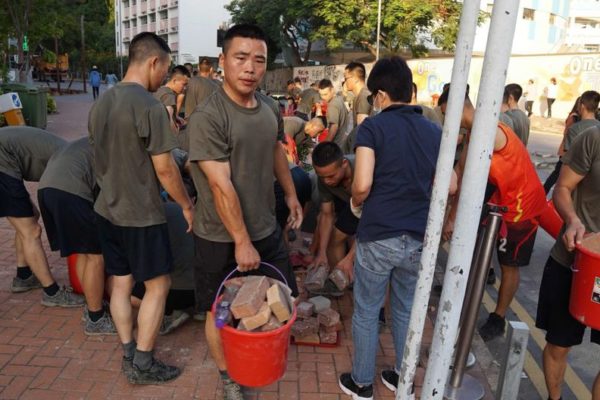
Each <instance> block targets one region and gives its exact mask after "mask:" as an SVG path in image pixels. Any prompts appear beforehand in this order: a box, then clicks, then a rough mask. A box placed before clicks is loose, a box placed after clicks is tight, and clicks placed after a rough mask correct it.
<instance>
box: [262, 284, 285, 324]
mask: <svg viewBox="0 0 600 400" xmlns="http://www.w3.org/2000/svg"><path fill="white" fill-rule="evenodd" d="M267 302H268V304H269V307H270V308H271V311H272V312H273V314H275V316H276V317H277V319H278V320H279V322H282V323H283V322H285V321H287V320H288V319H290V317H291V308H290V304H289V294H286V293H284V292H283V289H282V287H281V286H280V285H279V284H277V283H276V284H274V285H273V286H271V287H270V288H269V290H267Z"/></svg>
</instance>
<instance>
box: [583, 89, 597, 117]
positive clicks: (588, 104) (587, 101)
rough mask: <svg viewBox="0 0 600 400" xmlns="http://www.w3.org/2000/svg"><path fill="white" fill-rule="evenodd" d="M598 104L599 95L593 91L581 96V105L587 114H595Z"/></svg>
mask: <svg viewBox="0 0 600 400" xmlns="http://www.w3.org/2000/svg"><path fill="white" fill-rule="evenodd" d="M599 103H600V94H599V93H598V92H596V91H595V90H588V91H587V92H583V93H582V94H581V105H582V106H583V107H584V108H585V109H586V110H588V111H589V112H596V110H598V104H599Z"/></svg>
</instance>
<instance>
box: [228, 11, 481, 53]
mask: <svg viewBox="0 0 600 400" xmlns="http://www.w3.org/2000/svg"><path fill="white" fill-rule="evenodd" d="M377 5H378V0H279V1H274V0H233V1H232V2H231V3H230V5H229V6H227V7H226V8H227V9H228V10H229V11H230V12H231V14H232V16H233V21H234V22H235V23H241V22H248V23H255V24H257V25H259V26H260V27H262V28H263V29H264V30H265V31H266V32H267V34H268V36H269V39H270V42H269V48H270V51H271V53H272V55H273V56H274V54H273V53H279V52H280V51H281V50H282V48H283V47H289V48H291V49H292V51H293V53H294V55H295V59H296V63H298V64H301V63H304V62H306V61H307V60H308V58H309V56H310V46H311V44H312V43H313V42H314V41H316V40H324V41H325V43H326V45H327V48H328V49H329V50H336V49H339V48H341V47H342V46H343V45H344V44H346V43H348V42H350V43H352V44H354V45H357V46H360V47H363V48H365V49H367V50H368V51H370V52H371V53H373V54H375V52H376V45H375V43H376V39H377V37H376V36H377ZM461 9H462V4H461V3H459V2H458V1H457V0H383V1H382V20H381V34H380V38H379V39H380V45H381V48H382V50H383V51H384V52H387V53H392V54H393V53H400V52H410V53H411V54H412V55H413V56H415V57H417V56H420V55H423V54H425V53H426V52H427V48H426V42H427V41H431V42H433V43H434V44H435V45H436V46H438V47H439V48H441V49H443V50H447V51H453V50H454V46H455V40H456V36H457V34H458V25H459V20H460V13H461ZM483 17H484V15H482V18H483ZM299 43H305V44H308V51H307V54H304V55H302V54H300V52H299V48H300V46H298V44H299Z"/></svg>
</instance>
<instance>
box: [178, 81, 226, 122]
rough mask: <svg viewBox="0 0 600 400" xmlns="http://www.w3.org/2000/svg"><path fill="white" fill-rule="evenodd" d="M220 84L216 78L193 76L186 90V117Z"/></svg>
mask: <svg viewBox="0 0 600 400" xmlns="http://www.w3.org/2000/svg"><path fill="white" fill-rule="evenodd" d="M218 88H219V85H218V84H217V83H215V81H214V80H212V79H208V78H205V77H203V76H194V77H192V78H191V79H190V80H189V82H188V85H187V89H186V91H185V102H184V105H185V117H186V118H188V117H189V116H190V115H192V113H193V112H194V109H195V108H196V107H197V106H198V105H200V104H202V103H203V102H204V101H205V100H206V99H207V98H208V96H210V95H211V94H212V93H213V92H214V91H215V90H217V89H218Z"/></svg>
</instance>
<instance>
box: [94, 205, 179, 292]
mask: <svg viewBox="0 0 600 400" xmlns="http://www.w3.org/2000/svg"><path fill="white" fill-rule="evenodd" d="M96 220H97V226H98V232H99V237H100V245H101V248H102V255H103V256H104V269H105V271H106V274H107V275H117V276H125V275H129V274H131V275H133V279H134V280H135V281H136V282H145V281H148V280H150V279H153V278H156V277H158V276H161V275H167V274H169V273H170V272H171V271H172V268H173V267H172V265H173V257H172V255H171V245H170V243H169V231H168V230H167V224H166V223H165V224H159V225H152V226H145V227H140V228H138V227H125V226H116V225H113V224H112V223H111V222H110V221H108V220H107V219H106V218H104V217H102V216H101V215H98V214H96Z"/></svg>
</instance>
